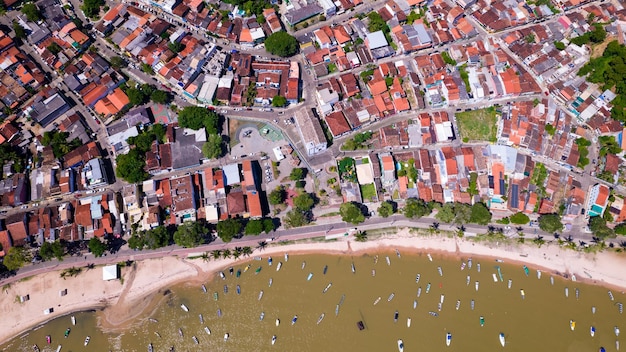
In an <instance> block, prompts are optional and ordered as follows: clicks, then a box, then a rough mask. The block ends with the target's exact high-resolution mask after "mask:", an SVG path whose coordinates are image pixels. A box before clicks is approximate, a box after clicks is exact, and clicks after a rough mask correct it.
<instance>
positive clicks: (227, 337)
mask: <svg viewBox="0 0 626 352" xmlns="http://www.w3.org/2000/svg"><path fill="white" fill-rule="evenodd" d="M229 338H230V334H229V333H225V334H224V341H228V339H229Z"/></svg>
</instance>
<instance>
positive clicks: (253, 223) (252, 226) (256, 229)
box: [244, 219, 263, 236]
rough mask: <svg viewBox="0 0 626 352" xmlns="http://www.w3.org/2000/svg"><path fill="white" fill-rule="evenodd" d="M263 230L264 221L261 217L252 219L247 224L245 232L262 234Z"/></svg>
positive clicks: (247, 233)
mask: <svg viewBox="0 0 626 352" xmlns="http://www.w3.org/2000/svg"><path fill="white" fill-rule="evenodd" d="M261 232H263V221H262V220H259V219H255V220H250V221H248V223H247V224H246V228H245V230H244V233H245V234H246V235H254V236H256V235H260V234H261Z"/></svg>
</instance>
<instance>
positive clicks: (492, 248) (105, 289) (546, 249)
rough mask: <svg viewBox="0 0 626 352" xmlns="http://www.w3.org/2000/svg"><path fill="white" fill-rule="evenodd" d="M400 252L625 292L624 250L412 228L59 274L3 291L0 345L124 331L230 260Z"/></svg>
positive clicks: (173, 257) (11, 286) (43, 275)
mask: <svg viewBox="0 0 626 352" xmlns="http://www.w3.org/2000/svg"><path fill="white" fill-rule="evenodd" d="M395 249H398V250H399V251H400V252H401V254H402V255H426V253H432V254H433V255H434V256H437V257H441V258H442V259H445V260H455V259H458V260H459V261H460V260H461V259H466V258H469V257H473V258H474V259H475V260H476V259H477V258H484V259H487V260H494V261H495V259H501V260H504V262H505V263H506V264H514V265H520V267H521V266H522V265H527V266H528V267H529V268H531V269H533V270H535V269H538V270H541V271H542V272H544V273H546V274H550V275H558V276H561V278H562V279H565V280H570V281H571V275H572V274H575V275H576V278H577V280H576V282H577V283H580V284H591V285H599V286H603V287H606V288H608V289H611V290H614V291H617V292H623V291H625V290H626V273H625V272H624V271H623V270H621V268H623V267H624V266H626V256H624V255H620V254H619V253H614V252H604V253H592V254H589V253H583V252H578V251H573V250H569V249H563V248H560V247H559V246H558V245H555V244H551V243H546V244H544V245H543V246H541V247H537V246H536V245H533V244H517V243H515V244H510V243H498V242H495V243H492V242H485V241H482V242H475V241H472V240H468V239H467V238H457V237H452V238H450V237H447V236H446V235H445V234H439V235H434V236H426V235H419V234H412V233H410V230H409V229H402V230H400V231H399V232H398V233H396V234H394V235H386V236H381V237H380V238H375V239H371V240H368V241H366V242H356V241H354V240H353V239H352V238H346V239H342V240H339V241H328V242H306V243H294V244H280V243H279V244H276V245H274V244H270V245H269V246H268V247H266V248H265V249H264V250H263V251H261V252H255V253H254V254H253V255H252V256H250V257H248V258H243V259H242V258H240V259H238V260H235V259H232V258H230V259H219V260H212V259H211V260H210V261H203V260H201V259H189V258H180V257H176V256H170V257H162V258H158V259H146V260H142V261H137V262H134V263H133V265H132V266H130V267H123V268H121V273H122V275H121V277H122V278H123V279H121V280H113V281H102V274H101V269H100V267H96V269H94V270H85V271H84V272H83V273H81V274H79V275H78V276H77V277H71V278H67V279H66V280H62V279H61V278H60V277H59V272H58V271H54V272H48V273H45V274H41V275H37V276H33V277H31V278H29V279H26V280H22V281H18V282H16V283H13V284H12V285H10V287H8V288H3V294H2V295H0V313H3V314H4V315H5V316H10V317H13V319H5V320H3V321H0V343H1V344H4V343H6V342H8V341H9V340H10V339H13V338H15V337H18V336H21V335H23V334H24V333H25V332H27V331H28V330H31V329H33V328H34V327H38V326H41V325H43V324H45V323H46V322H48V321H50V320H53V319H56V318H58V317H62V316H67V315H70V314H72V313H76V312H82V311H90V310H96V311H97V314H98V315H99V316H100V317H101V318H102V319H99V321H100V323H99V327H100V328H102V329H103V330H105V331H115V330H120V329H124V328H126V326H127V325H128V324H129V323H131V322H132V321H134V320H137V318H138V317H141V316H147V315H146V314H147V313H148V312H150V311H153V310H154V309H155V307H156V306H158V304H159V302H162V300H163V299H164V298H165V297H167V295H166V294H167V291H168V289H169V287H171V286H174V285H177V284H181V283H187V284H200V283H202V282H206V281H209V280H211V279H212V277H214V276H215V275H217V272H218V271H219V270H223V269H224V268H227V267H228V266H231V265H233V263H237V264H240V263H245V262H247V261H251V260H254V257H255V256H263V257H267V256H269V255H277V254H282V253H285V252H289V253H290V254H294V255H295V254H330V255H362V254H366V253H372V252H388V251H389V252H393V251H394V250H395ZM484 259H483V260H484ZM564 275H568V277H567V278H566V277H564ZM587 275H590V276H591V278H589V277H588V276H587ZM63 289H67V295H65V296H61V295H60V294H59V291H60V290H63ZM26 294H28V295H29V296H30V300H28V301H26V302H24V303H19V296H23V295H26ZM48 308H54V312H53V313H51V314H49V315H44V314H43V311H44V310H45V309H48ZM113 317H115V318H113Z"/></svg>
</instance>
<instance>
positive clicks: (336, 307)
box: [335, 304, 339, 316]
mask: <svg viewBox="0 0 626 352" xmlns="http://www.w3.org/2000/svg"><path fill="white" fill-rule="evenodd" d="M338 315H339V305H338V304H337V305H336V306H335V316H338Z"/></svg>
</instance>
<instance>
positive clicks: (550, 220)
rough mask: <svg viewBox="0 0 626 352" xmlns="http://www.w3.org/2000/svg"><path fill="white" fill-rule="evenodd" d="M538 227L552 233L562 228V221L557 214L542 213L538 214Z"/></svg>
mask: <svg viewBox="0 0 626 352" xmlns="http://www.w3.org/2000/svg"><path fill="white" fill-rule="evenodd" d="M538 221H539V228H540V229H541V230H543V231H545V232H548V233H553V232H558V231H561V230H563V223H562V222H561V217H560V216H559V214H543V215H541V216H539V219H538Z"/></svg>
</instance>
